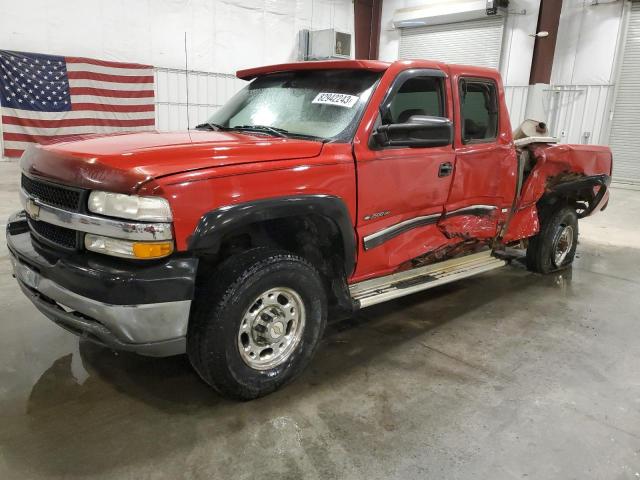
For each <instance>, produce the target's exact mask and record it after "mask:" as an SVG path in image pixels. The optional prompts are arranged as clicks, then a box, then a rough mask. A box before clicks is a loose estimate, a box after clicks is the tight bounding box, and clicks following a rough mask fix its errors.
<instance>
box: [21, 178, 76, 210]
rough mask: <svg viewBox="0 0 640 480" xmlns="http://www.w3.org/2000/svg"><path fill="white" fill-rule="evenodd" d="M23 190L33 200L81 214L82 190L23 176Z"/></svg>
mask: <svg viewBox="0 0 640 480" xmlns="http://www.w3.org/2000/svg"><path fill="white" fill-rule="evenodd" d="M21 184H22V189H23V190H24V191H25V192H27V193H28V194H29V196H31V197H33V198H37V199H38V200H40V201H41V202H42V203H46V204H47V205H51V206H53V207H58V208H62V209H64V210H70V211H72V212H79V211H80V209H81V202H82V190H79V189H74V188H69V187H64V186H62V185H56V184H53V183H49V182H43V181H41V180H34V179H32V178H29V177H27V176H26V175H22V180H21Z"/></svg>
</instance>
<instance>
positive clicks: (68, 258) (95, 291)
mask: <svg viewBox="0 0 640 480" xmlns="http://www.w3.org/2000/svg"><path fill="white" fill-rule="evenodd" d="M7 245H8V247H9V252H10V258H11V262H12V265H13V271H14V275H15V277H16V279H17V280H18V283H19V285H20V288H21V289H22V291H23V292H24V293H25V295H26V296H27V297H28V298H29V299H30V300H31V301H32V302H33V304H34V305H35V306H36V307H37V308H38V310H40V311H41V312H42V313H43V314H44V315H46V316H47V317H48V318H49V319H50V320H52V321H53V322H55V323H56V324H58V325H60V326H61V327H63V328H65V329H66V330H68V331H70V332H72V333H75V334H76V335H79V336H81V337H83V338H86V339H88V340H91V341H93V342H96V343H99V344H102V345H105V346H107V347H112V348H115V349H119V350H128V351H133V352H136V353H140V354H142V355H149V356H170V355H177V354H180V353H184V352H185V351H186V335H187V326H188V323H189V313H190V310H191V300H192V297H193V290H194V285H195V277H196V270H197V264H198V261H197V259H195V258H189V257H186V258H180V257H175V256H174V257H170V258H169V259H163V260H158V261H153V262H145V263H144V264H141V263H140V262H137V263H132V262H128V261H122V260H118V259H113V258H111V257H106V256H101V255H99V254H95V255H86V254H84V255H74V254H69V255H60V254H58V253H55V252H50V251H48V250H47V248H46V247H44V246H43V247H40V246H35V245H34V243H33V241H32V239H31V235H30V233H29V231H28V227H27V225H26V219H25V217H24V215H22V214H17V215H14V216H12V217H11V218H10V219H9V223H8V224H7Z"/></svg>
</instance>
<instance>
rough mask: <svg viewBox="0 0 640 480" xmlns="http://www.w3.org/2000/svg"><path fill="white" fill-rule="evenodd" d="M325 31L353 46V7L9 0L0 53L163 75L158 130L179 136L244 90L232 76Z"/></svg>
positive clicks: (2, 14)
mask: <svg viewBox="0 0 640 480" xmlns="http://www.w3.org/2000/svg"><path fill="white" fill-rule="evenodd" d="M324 28H335V29H336V30H339V31H343V32H346V33H351V34H352V41H353V37H354V36H353V32H354V12H353V3H352V1H351V0H64V1H57V2H54V1H51V0H23V1H21V2H8V1H5V2H3V5H2V9H1V11H0V49H2V50H20V51H31V52H39V53H48V54H54V55H67V56H83V57H91V58H98V59H102V60H113V61H124V62H137V63H143V64H150V65H153V66H155V67H159V68H157V70H156V127H157V128H158V129H159V130H182V129H185V128H187V126H191V127H193V126H194V125H196V124H197V123H201V122H203V121H205V120H206V119H207V118H208V117H209V115H210V114H211V113H212V112H213V111H215V109H217V108H218V107H219V106H220V105H221V104H223V103H224V102H225V101H226V100H228V99H229V98H230V97H231V96H232V95H233V94H234V93H235V92H236V91H237V90H238V89H239V88H241V87H242V85H243V83H244V82H243V81H241V80H237V79H236V78H234V73H235V71H236V70H238V69H242V68H247V67H254V66H260V65H265V64H272V63H283V62H288V61H294V60H296V59H297V55H298V51H297V47H298V32H299V31H300V30H301V29H312V30H319V29H324ZM185 32H186V34H187V53H188V56H187V59H188V68H189V71H190V72H189V75H188V82H189V107H188V112H189V114H188V115H187V88H186V86H187V76H186V75H185V71H184V69H185V51H184V50H185V44H184V38H185ZM352 51H353V43H352ZM1 128H2V127H1V126H0V133H1ZM1 144H2V136H1V135H0V148H1V147H2V145H1Z"/></svg>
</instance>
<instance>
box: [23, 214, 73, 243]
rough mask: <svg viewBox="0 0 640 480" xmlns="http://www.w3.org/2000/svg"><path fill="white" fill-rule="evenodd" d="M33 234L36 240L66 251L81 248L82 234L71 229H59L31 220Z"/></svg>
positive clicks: (30, 225) (49, 224)
mask: <svg viewBox="0 0 640 480" xmlns="http://www.w3.org/2000/svg"><path fill="white" fill-rule="evenodd" d="M28 221H29V228H30V230H31V234H32V235H33V236H34V237H35V238H36V240H38V241H41V242H43V243H47V244H49V245H52V246H56V247H62V248H64V249H66V250H77V249H78V248H79V247H80V241H81V239H80V237H81V236H82V234H81V233H79V232H77V231H76V230H71V229H69V228H64V227H59V226H57V225H52V224H51V223H46V222H38V221H35V220H32V219H29V220H28Z"/></svg>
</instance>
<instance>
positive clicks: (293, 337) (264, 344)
mask: <svg viewBox="0 0 640 480" xmlns="http://www.w3.org/2000/svg"><path fill="white" fill-rule="evenodd" d="M304 324H305V311H304V303H303V302H302V298H300V295H299V294H298V293H297V292H295V291H294V290H292V289H290V288H285V287H277V288H271V289H269V290H267V291H266V292H264V293H262V294H261V295H260V296H258V297H257V298H256V299H255V300H254V301H253V302H252V303H251V306H250V307H249V308H248V309H247V311H246V312H245V314H244V315H243V317H242V321H241V322H240V329H239V331H238V349H239V351H240V356H241V357H242V360H243V361H244V363H246V364H247V365H248V366H249V367H251V368H253V369H255V370H268V369H271V368H274V367H277V366H278V365H281V364H282V363H283V362H284V361H285V360H287V359H288V358H289V357H290V356H291V354H292V353H293V351H294V350H295V349H296V347H297V346H298V344H299V343H300V340H301V338H302V332H303V331H304Z"/></svg>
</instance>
